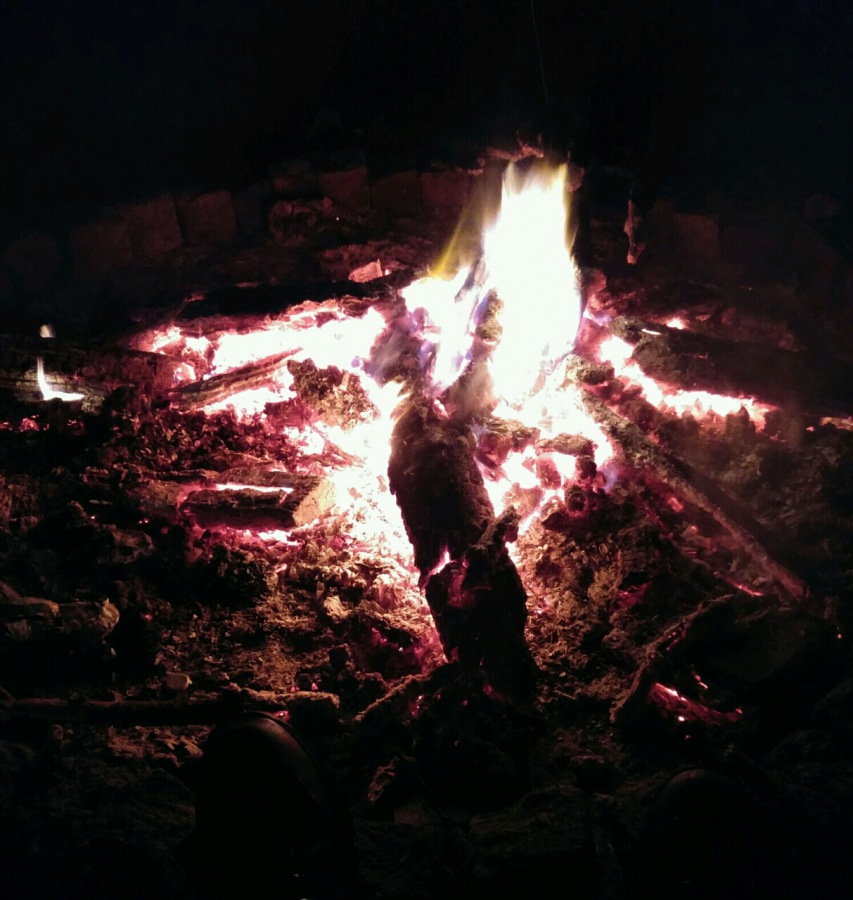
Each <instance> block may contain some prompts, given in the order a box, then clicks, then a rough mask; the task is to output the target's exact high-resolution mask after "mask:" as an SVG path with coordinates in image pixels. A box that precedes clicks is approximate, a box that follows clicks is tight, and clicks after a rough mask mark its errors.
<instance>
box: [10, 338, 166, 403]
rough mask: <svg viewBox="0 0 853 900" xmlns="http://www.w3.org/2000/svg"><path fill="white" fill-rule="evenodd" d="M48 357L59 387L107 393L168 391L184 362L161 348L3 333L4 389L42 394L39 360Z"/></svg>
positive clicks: (53, 381) (46, 365) (53, 383)
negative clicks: (146, 349)
mask: <svg viewBox="0 0 853 900" xmlns="http://www.w3.org/2000/svg"><path fill="white" fill-rule="evenodd" d="M39 358H41V359H42V360H43V361H44V369H45V374H46V378H47V380H48V383H49V384H50V386H51V387H53V388H54V389H55V390H63V391H80V392H85V393H87V394H91V395H93V396H99V397H103V396H105V395H106V394H107V393H109V391H111V390H114V389H115V388H118V387H125V386H132V387H135V388H137V389H139V390H148V391H158V392H160V391H162V392H164V391H166V390H168V389H169V388H170V387H171V386H172V385H173V384H174V378H175V372H176V371H177V369H178V368H179V366H180V365H181V361H180V360H178V359H172V358H169V357H166V356H163V355H161V354H159V353H146V352H144V351H140V350H128V349H125V348H123V347H113V346H110V345H100V344H99V345H94V344H93V345H91V346H89V345H87V344H85V343H82V342H76V341H65V340H58V339H56V338H49V339H45V338H38V337H33V338H28V337H25V336H21V335H0V388H11V389H13V390H15V391H18V392H22V393H24V394H26V395H27V396H38V397H40V396H41V389H40V388H39V385H38V381H37V378H36V365H37V360H38V359H39Z"/></svg>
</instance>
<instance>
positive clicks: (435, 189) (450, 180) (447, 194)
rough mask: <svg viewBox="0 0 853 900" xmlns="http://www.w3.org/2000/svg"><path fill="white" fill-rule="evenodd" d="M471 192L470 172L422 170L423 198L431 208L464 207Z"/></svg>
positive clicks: (424, 203)
mask: <svg viewBox="0 0 853 900" xmlns="http://www.w3.org/2000/svg"><path fill="white" fill-rule="evenodd" d="M470 193H471V175H470V174H469V173H468V172H458V171H453V170H450V171H447V172H422V173H421V198H422V200H423V205H424V206H426V207H428V208H430V209H462V208H463V207H464V206H465V204H466V203H467V202H468V197H469V196H470Z"/></svg>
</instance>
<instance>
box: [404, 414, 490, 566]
mask: <svg viewBox="0 0 853 900" xmlns="http://www.w3.org/2000/svg"><path fill="white" fill-rule="evenodd" d="M475 449H476V448H475V444H474V440H473V437H472V435H471V433H470V429H469V428H468V427H467V426H466V425H463V424H460V423H458V422H455V421H451V420H448V419H441V418H439V416H438V414H437V413H436V411H435V409H434V408H433V406H432V404H430V403H429V402H428V401H413V402H411V403H410V404H409V405H408V407H407V408H406V410H405V412H404V413H403V415H402V416H401V417H400V419H399V420H398V422H397V424H396V426H395V427H394V433H393V435H392V438H391V455H390V458H389V461H388V483H389V487H390V488H391V492H392V493H393V494H394V495H395V497H396V499H397V504H398V506H399V507H400V510H401V512H402V514H403V522H404V523H405V526H406V533H407V534H408V536H409V540H410V541H411V542H412V547H413V549H414V552H415V565H416V566H417V569H418V571H419V572H420V573H421V579H422V581H423V580H424V579H425V578H426V576H427V575H428V574H429V572H430V571H432V570H433V569H434V568H435V567H436V566H437V565H438V564H439V562H440V560H441V558H442V556H443V555H444V553H445V552H447V553H449V554H450V557H451V558H452V559H457V558H459V557H460V556H461V555H462V553H464V552H465V550H467V549H468V548H469V547H472V546H473V545H474V544H475V543H476V542H477V541H478V540H479V539H480V537H481V535H482V534H483V532H484V531H485V530H486V528H487V527H488V525H489V523H490V522H491V521H492V519H493V518H494V510H493V509H492V504H491V501H490V500H489V495H488V494H487V493H486V488H485V485H484V484H483V477H482V475H481V474H480V470H479V469H478V468H477V464H476V462H475V461H474V452H475Z"/></svg>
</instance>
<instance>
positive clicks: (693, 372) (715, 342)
mask: <svg viewBox="0 0 853 900" xmlns="http://www.w3.org/2000/svg"><path fill="white" fill-rule="evenodd" d="M611 330H612V331H613V333H614V334H616V335H618V336H619V337H622V338H624V339H625V340H626V341H628V342H629V343H631V344H633V346H634V352H633V358H634V359H635V360H636V362H637V364H638V365H639V366H640V368H641V369H642V370H643V372H645V373H646V375H650V376H652V377H653V378H656V379H659V380H661V381H664V382H667V383H669V384H675V385H677V386H679V387H682V388H684V389H686V390H703V391H710V392H712V393H715V394H727V395H729V396H733V397H752V398H753V399H755V400H758V401H761V402H763V403H768V404H771V405H774V406H782V407H788V406H792V405H793V406H796V407H797V408H799V409H802V410H805V411H808V412H813V413H815V414H817V415H843V414H845V413H849V412H851V411H853V362H851V361H849V360H845V359H837V358H833V357H830V356H826V355H823V354H820V355H819V354H816V353H811V352H803V353H797V352H795V351H793V350H783V349H781V348H779V347H773V346H769V345H766V344H757V343H751V342H749V343H747V342H737V341H725V340H721V339H720V338H716V337H711V336H709V335H706V334H697V333H695V332H691V331H686V330H679V329H676V328H667V327H666V326H665V325H657V324H648V323H644V322H642V321H640V320H637V319H629V318H620V319H615V320H614V321H613V323H612V324H611Z"/></svg>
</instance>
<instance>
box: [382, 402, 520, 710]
mask: <svg viewBox="0 0 853 900" xmlns="http://www.w3.org/2000/svg"><path fill="white" fill-rule="evenodd" d="M388 478H389V485H390V488H391V491H392V493H394V494H395V496H396V498H397V503H398V505H399V507H400V510H401V512H402V514H403V521H404V523H405V526H406V532H407V534H408V535H409V539H410V540H411V542H412V546H413V548H414V551H415V564H416V566H417V568H418V570H419V572H420V573H421V582H422V583H423V584H424V585H425V589H426V598H427V602H428V604H429V607H430V610H431V612H432V615H433V618H434V619H435V623H436V628H437V629H438V633H439V637H440V639H441V642H442V646H443V648H444V652H445V654H446V656H447V658H448V659H449V660H451V661H454V662H458V663H459V664H460V665H461V666H462V667H463V668H466V669H476V668H482V669H483V670H484V671H485V672H486V674H487V676H488V677H489V678H490V679H491V680H492V681H493V682H494V685H495V687H497V688H498V689H499V690H501V691H505V692H507V693H510V694H518V693H523V692H525V691H527V690H529V689H530V687H531V686H532V682H533V678H534V671H535V666H534V663H533V660H532V657H531V655H530V651H529V649H528V647H527V645H526V643H525V640H524V626H525V622H526V620H527V607H526V600H527V597H526V594H525V591H524V587H523V585H522V583H521V579H520V577H519V575H518V572H517V571H516V569H515V565H514V564H513V562H512V560H511V559H510V557H509V554H508V552H507V550H506V541H507V540H513V539H514V538H515V535H516V533H517V529H516V526H517V522H516V521H515V516H514V513H511V512H510V513H505V514H504V515H503V516H501V517H500V518H499V519H498V520H495V518H494V512H493V509H492V505H491V501H490V500H489V497H488V494H487V493H486V489H485V486H484V484H483V478H482V476H481V474H480V471H479V469H478V468H477V465H476V463H475V461H474V446H473V439H472V436H471V434H470V432H469V430H468V428H467V426H464V425H462V424H460V423H458V422H454V421H452V420H448V419H441V418H439V416H438V415H437V413H436V412H435V410H434V408H433V407H432V406H431V405H430V404H428V403H426V402H413V403H411V404H410V405H409V407H408V409H407V410H406V411H405V412H404V414H403V416H402V417H401V418H400V420H399V421H398V423H397V425H396V427H395V429H394V434H393V437H392V445H391V457H390V460H389V464H388ZM445 554H448V555H449V556H450V562H449V563H448V564H447V565H446V566H444V568H442V569H441V570H440V571H438V572H436V571H435V570H436V568H437V567H438V566H439V564H440V562H441V560H442V558H443V557H444V555H445Z"/></svg>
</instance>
